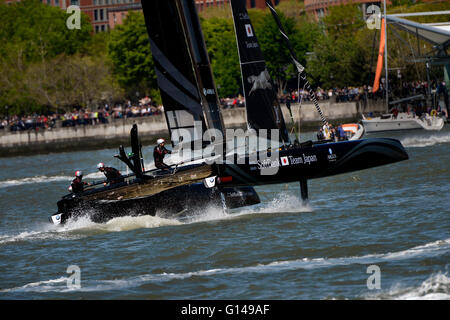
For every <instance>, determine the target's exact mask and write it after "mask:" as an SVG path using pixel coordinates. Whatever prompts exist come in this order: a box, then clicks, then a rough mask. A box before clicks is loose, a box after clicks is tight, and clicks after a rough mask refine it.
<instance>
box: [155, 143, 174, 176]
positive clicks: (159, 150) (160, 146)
mask: <svg viewBox="0 0 450 320" xmlns="http://www.w3.org/2000/svg"><path fill="white" fill-rule="evenodd" d="M156 143H157V145H156V147H155V149H153V159H154V160H155V166H156V167H157V168H158V169H162V170H169V169H170V167H169V166H168V165H167V164H165V163H164V162H163V160H164V156H165V155H166V154H168V153H169V154H170V153H172V151H170V150H167V149H166V147H165V146H164V144H165V141H164V139H158V140H156Z"/></svg>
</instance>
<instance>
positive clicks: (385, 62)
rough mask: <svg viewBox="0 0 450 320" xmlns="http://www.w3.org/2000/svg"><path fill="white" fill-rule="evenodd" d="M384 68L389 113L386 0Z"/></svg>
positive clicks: (385, 12)
mask: <svg viewBox="0 0 450 320" xmlns="http://www.w3.org/2000/svg"><path fill="white" fill-rule="evenodd" d="M383 6H384V8H383V9H384V68H385V69H386V83H385V85H384V87H385V89H386V111H389V79H388V74H389V71H388V58H387V19H386V18H387V17H386V15H387V11H386V0H384V4H383Z"/></svg>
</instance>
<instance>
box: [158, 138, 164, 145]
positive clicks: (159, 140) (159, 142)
mask: <svg viewBox="0 0 450 320" xmlns="http://www.w3.org/2000/svg"><path fill="white" fill-rule="evenodd" d="M164 142H165V141H164V139H158V140H156V143H157V144H161V143H164Z"/></svg>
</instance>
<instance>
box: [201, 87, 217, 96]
mask: <svg viewBox="0 0 450 320" xmlns="http://www.w3.org/2000/svg"><path fill="white" fill-rule="evenodd" d="M215 93H216V92H215V91H214V89H206V88H203V94H204V95H205V96H207V95H209V94H215Z"/></svg>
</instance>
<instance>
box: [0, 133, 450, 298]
mask: <svg viewBox="0 0 450 320" xmlns="http://www.w3.org/2000/svg"><path fill="white" fill-rule="evenodd" d="M308 135H310V136H312V133H311V134H307V135H306V136H305V137H304V139H307V138H308ZM375 136H376V137H379V136H389V137H394V138H397V139H399V140H400V141H401V142H402V143H403V145H404V146H405V147H406V149H407V152H408V153H409V156H410V159H409V160H408V161H404V162H400V163H397V164H393V165H389V166H383V167H379V168H374V169H369V170H364V171H359V172H353V173H350V174H344V175H340V176H336V177H330V178H324V179H319V180H312V181H310V182H309V186H310V190H309V191H310V202H309V204H308V205H305V204H302V203H301V201H300V200H299V194H300V191H299V186H298V184H297V183H292V184H283V185H271V186H264V187H258V188H257V191H258V193H259V195H260V197H261V199H262V203H261V204H260V205H257V206H254V207H248V208H244V209H241V210H237V211H235V212H232V213H229V214H226V213H224V212H223V210H222V208H205V209H204V212H201V213H199V215H198V216H197V217H196V218H193V219H192V220H190V221H188V222H183V223H181V222H179V221H177V220H167V219H163V218H159V217H133V218H131V217H125V218H118V219H113V220H111V221H110V222H108V223H106V224H94V223H92V222H90V221H89V220H87V219H81V220H78V221H76V222H70V223H69V224H68V225H66V226H64V227H57V226H52V225H50V224H49V223H48V220H47V217H48V216H49V215H50V214H52V213H54V212H56V202H57V200H58V199H59V198H60V197H61V195H63V194H65V193H66V191H67V187H68V185H69V183H70V181H71V179H72V176H73V174H74V172H75V170H77V169H81V170H83V171H84V172H85V177H86V178H87V180H93V179H94V180H95V179H98V178H99V177H101V176H100V175H98V174H97V173H96V172H95V171H96V169H95V165H96V164H97V163H98V162H99V161H103V162H105V163H107V164H109V165H113V166H116V167H119V168H120V169H122V170H124V168H123V167H121V166H120V165H119V164H118V163H117V162H116V160H113V158H112V155H113V154H114V153H115V152H116V150H112V149H105V150H100V151H89V152H74V153H55V154H48V155H36V156H27V157H15V158H1V159H0V299H23V298H26V299H49V298H51V299H53V298H58V299H61V298H62V299H79V298H85V299H335V298H337V299H449V298H450V292H449V290H450V280H449V275H448V265H449V261H450V219H449V218H450V210H449V208H448V203H449V200H450V196H449V190H450V170H449V163H450V162H449V160H450V156H449V146H450V130H449V128H448V127H446V128H444V129H443V130H442V131H440V132H426V131H410V132H405V133H389V134H378V135H374V136H373V137H375ZM145 155H146V157H147V159H150V155H151V148H150V147H148V148H146V152H145ZM124 171H125V170H124ZM69 266H72V267H71V268H75V269H77V268H78V269H77V270H79V271H80V273H77V274H79V280H80V282H79V286H75V287H74V286H73V285H72V284H74V283H75V284H77V283H76V282H72V280H71V279H73V278H72V277H73V274H72V273H67V270H68V268H69ZM369 266H375V268H378V270H379V274H378V273H377V275H379V277H378V278H377V279H378V280H380V281H379V282H378V281H377V280H373V278H372V280H370V279H369V282H370V283H371V284H372V285H375V284H378V285H379V288H380V289H377V288H376V287H375V288H373V289H369V287H368V284H367V282H368V278H369V277H370V276H373V274H372V272H373V271H371V272H369V273H368V268H369ZM372 268H374V267H372ZM72 270H73V269H72ZM374 281H375V282H374ZM68 284H69V286H68Z"/></svg>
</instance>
